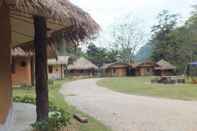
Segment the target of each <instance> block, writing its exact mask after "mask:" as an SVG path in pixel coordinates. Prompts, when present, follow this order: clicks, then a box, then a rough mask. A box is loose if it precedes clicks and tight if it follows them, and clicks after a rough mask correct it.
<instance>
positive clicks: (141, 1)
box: [71, 0, 197, 30]
mask: <svg viewBox="0 0 197 131" xmlns="http://www.w3.org/2000/svg"><path fill="white" fill-rule="evenodd" d="M71 1H72V2H74V3H75V4H76V5H78V6H79V7H81V8H82V9H84V10H85V11H87V12H88V13H89V14H90V15H91V16H92V17H93V18H94V19H95V20H96V21H97V22H98V23H99V24H100V25H101V27H102V28H103V30H107V28H108V27H109V26H110V25H111V24H112V23H113V22H114V20H115V19H117V18H118V17H120V16H122V15H127V14H129V13H131V14H134V15H135V16H137V17H138V18H139V19H141V20H142V21H143V24H144V26H146V27H147V28H146V30H148V29H149V28H150V27H151V26H152V25H153V24H154V23H155V17H156V16H157V14H158V13H159V12H160V11H161V10H163V9H167V10H169V11H170V12H172V13H178V14H180V15H181V16H182V18H183V19H186V18H187V17H188V16H189V13H190V11H191V6H192V5H194V4H197V1H196V0H71Z"/></svg>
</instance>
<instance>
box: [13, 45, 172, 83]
mask: <svg viewBox="0 0 197 131" xmlns="http://www.w3.org/2000/svg"><path fill="white" fill-rule="evenodd" d="M11 52H12V81H13V84H14V85H34V81H35V80H34V65H35V64H34V54H33V53H30V52H28V53H27V52H26V51H24V50H23V48H20V47H18V48H14V49H12V51H11ZM48 57H49V59H48V78H49V79H53V80H57V79H63V78H64V77H65V75H69V76H78V77H79V76H83V77H84V76H86V77H87V76H88V77H93V76H105V77H123V76H152V75H159V76H164V75H165V76H169V75H175V73H176V67H175V66H173V65H172V64H170V63H169V62H167V61H165V60H160V61H159V62H156V63H155V62H151V61H146V62H141V63H135V64H126V63H121V62H115V63H108V64H104V65H103V66H102V67H100V68H99V67H97V66H96V65H95V64H93V63H92V62H91V61H90V60H88V59H86V58H84V57H81V58H78V59H76V60H70V59H71V57H68V56H57V54H56V52H55V51H53V50H51V49H48ZM70 61H72V62H70Z"/></svg>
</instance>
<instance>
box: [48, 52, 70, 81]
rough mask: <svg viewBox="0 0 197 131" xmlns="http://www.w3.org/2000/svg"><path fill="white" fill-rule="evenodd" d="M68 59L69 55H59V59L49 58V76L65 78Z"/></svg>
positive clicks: (54, 78) (56, 78) (50, 77)
mask: <svg viewBox="0 0 197 131" xmlns="http://www.w3.org/2000/svg"><path fill="white" fill-rule="evenodd" d="M68 61H69V57H68V56H58V57H57V59H48V78H49V79H52V80H58V79H63V78H64V76H65V75H64V71H65V67H66V66H67V64H68Z"/></svg>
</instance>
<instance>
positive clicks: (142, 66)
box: [134, 61, 155, 76]
mask: <svg viewBox="0 0 197 131" xmlns="http://www.w3.org/2000/svg"><path fill="white" fill-rule="evenodd" d="M154 66H155V63H154V62H151V61H146V62H142V63H138V64H135V67H134V68H135V71H136V73H135V74H136V75H137V76H151V75H154Z"/></svg>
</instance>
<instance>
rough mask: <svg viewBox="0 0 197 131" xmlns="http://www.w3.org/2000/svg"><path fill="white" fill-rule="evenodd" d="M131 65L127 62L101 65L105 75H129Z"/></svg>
mask: <svg viewBox="0 0 197 131" xmlns="http://www.w3.org/2000/svg"><path fill="white" fill-rule="evenodd" d="M128 68H129V65H128V64H125V63H120V62H116V63H110V64H105V65H103V66H102V67H101V69H102V72H103V75H104V76H108V77H123V76H127V72H128Z"/></svg>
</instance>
